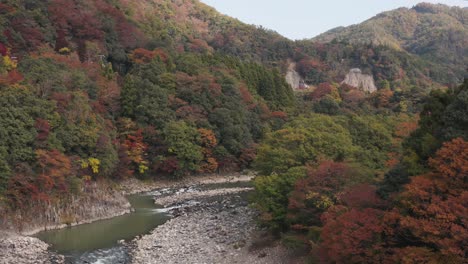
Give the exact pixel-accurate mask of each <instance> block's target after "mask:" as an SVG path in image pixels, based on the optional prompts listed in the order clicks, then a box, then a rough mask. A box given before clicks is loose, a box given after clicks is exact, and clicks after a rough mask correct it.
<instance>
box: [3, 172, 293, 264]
mask: <svg viewBox="0 0 468 264" xmlns="http://www.w3.org/2000/svg"><path fill="white" fill-rule="evenodd" d="M251 178H252V176H243V175H235V176H230V177H226V176H221V177H220V176H205V177H200V178H192V179H187V180H184V181H182V182H177V183H172V184H171V182H167V183H150V184H144V183H140V182H130V183H126V184H124V186H123V187H121V189H120V190H121V192H122V193H125V194H129V193H139V192H147V191H149V190H153V191H152V192H151V193H152V194H153V195H154V197H155V201H156V202H157V203H158V204H161V205H164V206H165V207H166V209H161V210H163V211H164V212H169V213H170V214H172V216H173V219H171V220H169V221H168V222H166V223H165V224H163V225H161V226H159V227H158V228H156V229H155V230H153V231H152V232H151V233H150V234H148V235H144V236H139V237H137V238H136V239H134V240H133V241H130V242H129V243H127V242H124V241H123V240H122V241H121V242H122V243H121V245H120V246H118V247H116V248H113V249H112V250H114V249H115V250H114V251H115V252H116V254H117V253H122V252H123V253H122V254H125V255H128V256H129V257H128V258H127V257H126V258H125V259H127V260H125V261H124V262H122V263H127V262H129V263H145V264H146V263H295V262H293V261H292V258H291V256H290V255H289V252H288V251H287V250H286V249H285V248H284V247H282V246H281V245H279V244H278V243H276V242H273V243H271V244H270V245H269V246H268V247H261V248H258V247H257V246H255V244H256V243H257V242H258V241H262V242H263V241H265V237H264V234H265V233H263V231H262V230H259V229H258V228H257V226H256V224H255V220H254V219H255V216H256V212H255V211H254V210H253V209H252V208H250V207H249V206H248V202H247V199H246V195H247V194H248V193H249V192H250V191H251V190H252V188H251V187H249V186H248V184H245V183H242V182H247V181H249V180H250V179H251ZM155 189H156V190H155ZM256 237H260V239H256ZM272 241H273V240H272ZM119 243H120V242H119ZM48 248H49V246H48V245H47V244H46V243H44V242H42V241H41V240H39V239H37V238H32V237H26V236H21V235H19V234H14V233H11V232H8V233H6V232H3V233H2V231H0V264H10V263H12V264H13V263H15V264H16V263H19V264H22V263H24V264H27V263H51V264H55V263H64V258H63V256H60V255H57V254H55V253H53V252H50V251H49V250H48ZM98 253H99V252H98ZM104 255H106V256H107V255H109V254H107V253H106V254H104ZM84 263H85V262H84ZM99 263H101V262H99ZM103 263H113V262H112V261H111V262H103ZM297 263H300V262H297Z"/></svg>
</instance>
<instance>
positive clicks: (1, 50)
mask: <svg viewBox="0 0 468 264" xmlns="http://www.w3.org/2000/svg"><path fill="white" fill-rule="evenodd" d="M0 5H1V3H0ZM0 54H1V55H2V56H6V55H7V54H8V48H7V47H6V46H5V45H4V44H3V43H0Z"/></svg>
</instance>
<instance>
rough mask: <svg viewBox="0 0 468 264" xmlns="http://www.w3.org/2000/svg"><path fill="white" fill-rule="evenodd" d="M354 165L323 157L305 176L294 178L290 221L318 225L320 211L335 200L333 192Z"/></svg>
mask: <svg viewBox="0 0 468 264" xmlns="http://www.w3.org/2000/svg"><path fill="white" fill-rule="evenodd" d="M353 173H354V171H353V169H352V168H351V167H350V166H349V165H347V164H346V163H342V162H334V161H323V162H322V163H321V164H320V165H319V166H318V167H317V168H315V169H312V168H311V169H309V171H308V172H307V178H305V179H301V180H299V181H297V183H296V185H295V188H294V191H293V192H292V193H291V195H290V196H289V206H288V210H289V214H288V218H289V219H290V220H291V223H293V224H294V223H297V224H301V225H303V226H313V225H320V224H321V221H320V214H321V213H323V212H325V211H326V210H327V209H328V207H330V206H331V205H333V204H335V203H336V194H338V193H339V192H341V191H342V189H343V188H344V186H345V183H346V182H347V181H348V180H349V179H350V177H351V176H352V175H353Z"/></svg>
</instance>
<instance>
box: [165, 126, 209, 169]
mask: <svg viewBox="0 0 468 264" xmlns="http://www.w3.org/2000/svg"><path fill="white" fill-rule="evenodd" d="M163 136H164V141H165V142H166V144H167V146H168V154H169V155H174V156H175V157H176V158H177V160H178V163H179V166H178V170H177V171H176V172H175V174H176V176H183V175H185V174H187V173H190V172H195V171H197V170H198V169H199V166H200V162H201V161H202V160H203V152H202V147H200V145H199V144H200V134H199V133H198V131H197V130H196V129H195V128H193V127H191V126H189V125H188V124H187V123H185V122H184V121H173V122H170V123H168V124H167V125H166V127H165V128H164V130H163Z"/></svg>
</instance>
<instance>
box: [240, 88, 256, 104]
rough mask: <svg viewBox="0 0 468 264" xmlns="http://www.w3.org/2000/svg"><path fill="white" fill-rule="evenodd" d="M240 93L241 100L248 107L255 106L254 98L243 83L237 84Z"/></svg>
mask: <svg viewBox="0 0 468 264" xmlns="http://www.w3.org/2000/svg"><path fill="white" fill-rule="evenodd" d="M239 91H240V95H241V97H242V101H244V103H245V104H246V105H247V106H248V108H249V109H253V108H254V107H255V103H254V98H253V96H252V94H251V93H250V92H249V89H248V88H247V86H246V85H245V84H242V85H240V86H239Z"/></svg>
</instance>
